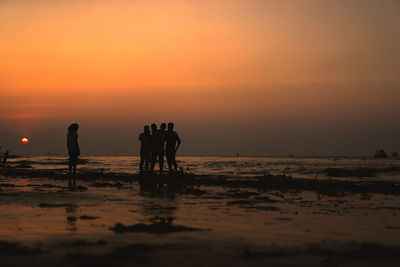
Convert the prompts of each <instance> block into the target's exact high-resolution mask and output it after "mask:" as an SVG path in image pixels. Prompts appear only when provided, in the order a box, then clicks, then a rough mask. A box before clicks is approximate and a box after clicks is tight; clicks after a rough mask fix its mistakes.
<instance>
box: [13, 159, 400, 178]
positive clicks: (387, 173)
mask: <svg viewBox="0 0 400 267" xmlns="http://www.w3.org/2000/svg"><path fill="white" fill-rule="evenodd" d="M82 159H85V160H87V163H86V164H83V165H80V166H79V168H80V169H81V170H91V171H104V172H116V173H137V172H138V170H139V158H138V157H135V156H108V157H103V156H91V157H82ZM177 160H178V164H179V166H180V167H182V168H183V170H184V171H185V172H191V173H195V174H212V175H231V176H242V177H246V176H257V175H263V174H265V173H270V174H273V175H277V174H282V173H283V174H286V175H292V176H293V177H298V178H315V177H316V176H317V177H318V178H326V173H324V171H325V170H327V169H328V168H337V169H351V170H353V169H360V168H364V169H365V168H367V169H370V170H372V171H376V176H375V175H372V178H380V179H388V180H399V181H400V159H398V158H387V159H375V158H360V157H342V158H339V157H338V158H333V157H317V158H308V157H189V156H179V157H178V158H177ZM66 161H67V158H66V157H60V156H36V157H23V158H16V159H11V160H10V164H14V165H16V164H19V163H27V164H29V165H31V166H32V167H33V168H37V169H65V168H66ZM165 165H166V163H165ZM164 168H165V169H166V166H165V167H164ZM156 169H158V166H156ZM360 177H362V176H360ZM341 178H344V179H346V178H351V177H341ZM363 178H366V177H363Z"/></svg>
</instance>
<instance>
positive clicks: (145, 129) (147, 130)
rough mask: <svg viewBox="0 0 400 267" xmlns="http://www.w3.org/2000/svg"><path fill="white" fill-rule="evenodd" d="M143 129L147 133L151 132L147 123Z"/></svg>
mask: <svg viewBox="0 0 400 267" xmlns="http://www.w3.org/2000/svg"><path fill="white" fill-rule="evenodd" d="M143 130H144V132H145V133H149V132H150V127H149V125H145V126H144V129H143Z"/></svg>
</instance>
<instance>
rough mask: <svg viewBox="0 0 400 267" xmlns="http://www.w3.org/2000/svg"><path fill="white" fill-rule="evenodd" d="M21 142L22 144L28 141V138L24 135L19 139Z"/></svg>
mask: <svg viewBox="0 0 400 267" xmlns="http://www.w3.org/2000/svg"><path fill="white" fill-rule="evenodd" d="M21 143H23V144H27V143H29V140H28V138H26V137H24V138H22V139H21Z"/></svg>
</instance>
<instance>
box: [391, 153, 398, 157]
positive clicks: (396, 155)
mask: <svg viewBox="0 0 400 267" xmlns="http://www.w3.org/2000/svg"><path fill="white" fill-rule="evenodd" d="M390 157H391V158H398V157H399V153H397V152H392V154H391V155H390Z"/></svg>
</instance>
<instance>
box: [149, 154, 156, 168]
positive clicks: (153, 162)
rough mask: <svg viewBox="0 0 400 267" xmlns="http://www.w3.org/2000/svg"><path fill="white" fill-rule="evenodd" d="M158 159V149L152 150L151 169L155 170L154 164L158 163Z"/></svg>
mask: <svg viewBox="0 0 400 267" xmlns="http://www.w3.org/2000/svg"><path fill="white" fill-rule="evenodd" d="M156 161H157V151H152V152H151V168H150V170H151V171H154V166H155V165H156Z"/></svg>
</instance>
